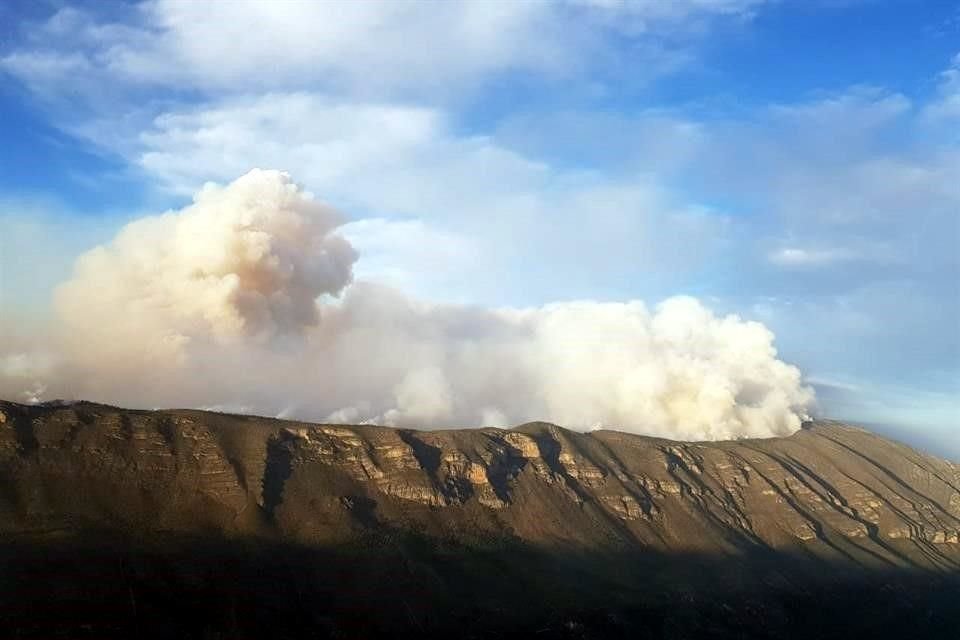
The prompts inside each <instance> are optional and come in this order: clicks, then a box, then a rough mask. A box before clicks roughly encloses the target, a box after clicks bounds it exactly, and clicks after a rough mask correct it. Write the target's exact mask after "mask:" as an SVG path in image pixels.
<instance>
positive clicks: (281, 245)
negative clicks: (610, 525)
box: [0, 170, 813, 439]
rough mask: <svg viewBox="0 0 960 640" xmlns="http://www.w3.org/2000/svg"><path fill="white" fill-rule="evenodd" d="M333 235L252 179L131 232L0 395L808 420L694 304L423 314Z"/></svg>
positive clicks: (794, 394) (700, 426) (408, 415)
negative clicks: (365, 270)
mask: <svg viewBox="0 0 960 640" xmlns="http://www.w3.org/2000/svg"><path fill="white" fill-rule="evenodd" d="M341 222H342V218H341V216H340V215H339V214H338V213H337V212H336V211H334V210H333V209H331V208H330V207H327V206H325V205H323V204H321V203H319V202H318V201H316V200H315V199H314V198H313V197H312V196H311V195H310V194H308V193H305V192H304V191H302V190H301V189H299V188H298V187H297V186H296V185H295V184H294V183H293V182H291V180H290V178H289V176H287V175H286V174H284V173H280V172H276V171H261V170H254V171H251V172H250V173H248V174H247V175H245V176H243V177H241V178H239V179H238V180H236V181H235V182H233V183H231V184H229V185H227V186H225V187H219V186H213V185H209V186H207V187H205V188H204V189H203V190H202V191H201V192H200V193H199V194H198V195H197V196H196V198H195V200H194V202H193V203H192V204H191V205H189V206H187V207H185V208H184V209H182V210H179V211H171V212H168V213H165V214H163V215H160V216H155V217H148V218H144V219H141V220H138V221H135V222H133V223H131V224H128V225H127V226H126V227H124V228H123V229H122V230H121V231H120V232H119V234H118V235H117V236H116V238H114V240H113V241H112V242H111V243H110V244H108V245H106V246H101V247H97V248H95V249H93V250H92V251H90V252H88V253H86V254H85V255H83V256H81V257H80V258H79V259H78V260H77V263H76V266H75V269H74V272H73V274H72V276H71V277H70V279H69V280H68V281H67V282H65V283H64V284H63V285H61V286H60V288H59V289H58V290H57V292H56V300H55V306H56V310H57V315H58V322H57V328H56V331H55V333H56V335H54V336H51V337H49V338H48V340H47V342H46V344H45V345H44V346H43V348H40V347H37V345H33V346H32V347H29V348H28V347H25V346H24V344H23V341H19V342H17V343H16V344H14V345H12V346H11V345H5V346H4V345H0V394H2V395H3V396H4V397H11V398H14V399H16V398H17V397H18V396H19V397H20V398H24V397H26V396H24V395H22V394H23V393H24V392H28V393H30V394H32V396H31V398H36V397H38V396H39V395H43V396H44V397H47V398H53V397H68V398H69V397H75V398H85V399H94V400H98V401H103V402H110V403H115V404H121V405H128V406H129V405H132V406H141V407H170V406H180V407H183V406H189V407H204V408H213V409H220V410H225V411H239V412H254V413H260V414H267V415H279V416H282V417H297V418H303V419H312V420H326V421H331V422H351V423H356V422H373V423H380V424H389V425H399V426H416V427H442V426H481V425H495V426H507V425H510V424H515V423H519V422H524V421H528V420H547V421H551V422H556V423H558V424H561V425H565V426H569V427H573V428H581V429H584V428H593V427H601V426H602V427H609V428H617V429H622V430H628V431H635V432H640V433H647V434H654V435H660V436H666V437H673V438H681V439H724V438H739V437H763V436H773V435H783V434H787V433H791V432H793V431H795V430H796V429H798V428H799V426H800V421H801V418H802V416H803V413H804V411H805V410H806V409H807V408H808V407H809V406H810V404H811V403H812V401H813V397H812V392H811V391H810V389H809V388H807V387H805V386H804V385H803V384H802V381H801V376H800V372H799V371H798V370H797V369H796V368H795V367H793V366H790V365H788V364H785V363H783V362H782V361H780V360H778V359H777V353H776V350H775V349H774V347H773V334H772V333H771V332H770V331H769V330H767V329H766V328H765V327H764V326H763V325H761V324H758V323H756V322H745V321H743V320H741V319H739V318H738V317H736V316H726V317H718V316H716V315H714V314H713V313H711V312H710V311H709V310H708V309H706V308H705V307H704V306H703V305H701V304H700V303H699V302H698V301H696V300H695V299H692V298H687V297H676V298H671V299H668V300H666V301H664V302H662V303H660V304H658V305H656V306H655V307H653V308H648V307H647V306H646V305H644V304H643V303H642V302H638V301H631V302H625V303H599V302H591V301H576V302H562V303H556V304H549V305H546V306H543V307H537V308H529V309H482V308H476V307H469V306H455V305H435V304H429V303H426V302H423V301H420V300H416V299H412V298H410V297H407V296H405V295H403V294H402V293H401V292H398V291H395V290H391V289H388V288H386V287H383V286H379V285H376V284H373V283H367V282H353V281H352V275H351V273H352V266H353V264H354V262H355V261H356V260H357V255H356V253H355V251H354V250H353V248H352V247H351V246H350V244H349V243H348V242H347V241H346V240H345V239H344V238H343V237H342V236H341V235H338V233H337V228H338V226H339V225H340V224H341ZM424 250H425V251H428V250H430V247H424Z"/></svg>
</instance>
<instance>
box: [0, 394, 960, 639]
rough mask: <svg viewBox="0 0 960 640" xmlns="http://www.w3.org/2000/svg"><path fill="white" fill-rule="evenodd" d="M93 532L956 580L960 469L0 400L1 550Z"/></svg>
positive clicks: (752, 444)
mask: <svg viewBox="0 0 960 640" xmlns="http://www.w3.org/2000/svg"><path fill="white" fill-rule="evenodd" d="M103 531H107V532H110V535H120V536H124V538H123V539H124V540H129V539H146V538H149V539H152V540H158V539H164V538H165V537H167V538H170V539H173V538H174V537H182V536H188V537H189V536H194V537H196V536H200V537H202V538H203V539H204V540H221V541H224V543H225V544H226V543H227V542H230V541H234V542H236V541H249V540H257V541H261V542H265V543H270V544H276V543H283V544H286V545H295V546H296V547H297V548H299V549H332V548H340V547H342V546H343V545H351V544H354V543H355V542H356V541H358V540H372V539H376V540H380V541H381V542H382V541H383V540H385V539H386V540H392V541H394V542H395V541H397V540H400V539H407V538H405V536H416V537H417V539H419V540H421V541H427V545H428V546H429V547H430V549H431V553H432V552H433V551H435V550H436V549H441V548H443V546H444V545H450V544H453V545H457V548H458V549H464V548H469V549H491V548H496V549H504V548H507V547H509V546H511V545H513V546H514V547H516V546H517V545H519V546H522V547H523V548H524V549H529V550H536V552H537V553H547V554H554V555H557V554H565V555H566V557H574V556H576V555H577V554H580V555H581V556H582V555H583V554H602V557H603V558H607V559H609V558H616V557H627V556H629V557H631V558H645V557H646V558H653V557H657V558H667V557H670V556H674V557H679V556H680V555H683V556H684V557H697V558H710V559H711V561H713V560H716V559H723V558H734V559H735V558H746V557H759V556H763V557H769V554H771V553H773V554H780V555H781V556H782V557H784V558H787V557H789V558H792V559H816V560H817V561H818V562H828V563H831V564H830V565H829V566H832V567H845V569H844V570H848V569H850V568H863V569H864V570H866V569H869V570H871V571H887V572H890V571H903V570H910V571H921V572H925V573H924V575H926V574H930V575H939V576H952V575H954V574H955V572H956V571H958V570H960V544H958V541H960V465H957V464H954V463H951V462H949V461H946V460H941V459H937V458H934V457H931V456H926V455H922V454H920V453H918V452H916V451H914V450H912V449H910V448H909V447H906V446H904V445H902V444H898V443H896V442H892V441H889V440H886V439H883V438H880V437H878V436H876V435H873V434H872V433H869V432H867V431H864V430H862V429H859V428H856V427H853V426H849V425H845V424H840V423H836V422H828V421H822V422H811V423H807V424H806V425H804V428H803V429H802V430H801V431H799V432H797V433H796V434H794V435H792V436H790V437H788V438H779V439H769V440H741V441H736V442H710V443H681V442H673V441H667V440H661V439H655V438H647V437H641V436H635V435H628V434H624V433H619V432H615V431H594V432H591V433H577V432H572V431H568V430H566V429H563V428H560V427H557V426H555V425H551V424H544V423H531V424H526V425H521V426H519V427H516V428H514V429H509V430H500V429H465V430H449V431H416V430H402V429H390V428H384V427H375V426H343V425H317V424H306V423H298V422H289V421H281V420H273V419H266V418H257V417H247V416H233V415H224V414H217V413H205V412H200V411H183V410H178V411H132V410H123V409H118V408H114V407H108V406H103V405H97V404H91V403H85V402H80V403H72V404H49V405H40V406H24V405H19V404H15V403H9V402H0V538H2V539H3V540H6V541H11V542H16V544H19V545H24V544H27V545H28V546H29V545H34V544H40V545H49V544H51V542H50V541H57V540H63V539H65V538H66V539H71V540H73V539H74V538H75V537H76V536H77V535H79V534H81V533H83V532H103ZM378 536H379V537H378ZM384 536H386V537H384ZM431 541H432V542H431ZM378 544H379V543H378ZM597 557H601V556H600V555H597ZM818 566H825V565H818ZM431 571H434V569H431ZM434 572H435V571H434ZM626 579H627V581H628V582H629V576H626ZM15 587H16V585H13V587H11V588H15ZM131 593H132V592H131ZM411 615H412V614H411ZM21 624H22V620H21Z"/></svg>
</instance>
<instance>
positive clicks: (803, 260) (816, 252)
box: [769, 247, 856, 267]
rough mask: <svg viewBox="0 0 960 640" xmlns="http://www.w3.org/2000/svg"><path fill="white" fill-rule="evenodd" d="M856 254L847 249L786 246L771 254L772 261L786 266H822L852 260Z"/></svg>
mask: <svg viewBox="0 0 960 640" xmlns="http://www.w3.org/2000/svg"><path fill="white" fill-rule="evenodd" d="M855 257H856V255H855V254H854V253H853V252H851V251H849V250H846V249H802V248H799V247H784V248H782V249H777V250H776V251H773V252H772V253H770V254H769V260H770V262H772V263H774V264H777V265H780V266H784V267H822V266H826V265H829V264H834V263H836V262H842V261H845V260H852V259H854V258H855Z"/></svg>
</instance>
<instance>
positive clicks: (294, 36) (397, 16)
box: [2, 0, 761, 96]
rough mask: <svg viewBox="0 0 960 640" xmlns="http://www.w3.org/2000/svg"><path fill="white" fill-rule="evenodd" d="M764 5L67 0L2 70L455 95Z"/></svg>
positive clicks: (661, 39)
mask: <svg viewBox="0 0 960 640" xmlns="http://www.w3.org/2000/svg"><path fill="white" fill-rule="evenodd" d="M760 4H761V2H759V1H757V0H720V1H705V0H674V1H671V2H647V1H624V2H600V3H598V2H568V3H563V2H546V1H541V0H530V1H526V2H481V1H467V2H442V3H420V2H412V1H408V0H370V1H366V2H346V1H342V2H316V3H311V2H262V1H257V0H236V1H234V2H229V3H221V2H213V3H199V2H178V1H176V0H149V1H146V2H142V3H140V4H139V5H137V7H136V9H135V10H132V11H130V10H124V11H123V12H122V13H123V14H126V15H125V16H124V18H125V19H121V20H116V18H114V19H113V20H111V19H109V18H107V17H106V16H103V17H101V16H97V15H95V14H93V13H87V12H84V11H81V10H78V9H73V8H67V9H62V10H60V11H59V12H57V13H56V14H54V15H53V16H52V17H51V18H50V19H49V20H48V21H47V22H46V23H43V24H41V25H39V26H35V27H34V28H33V31H32V33H31V34H30V36H31V37H30V38H29V40H30V41H29V44H28V46H26V47H23V48H21V49H17V50H15V51H13V52H12V53H10V54H8V55H7V56H6V57H4V58H3V60H2V66H3V68H5V69H7V70H8V71H9V72H11V73H13V74H14V75H17V76H18V77H19V78H21V79H22V80H23V81H24V82H26V83H27V84H30V85H32V86H34V87H35V88H37V89H42V90H44V91H45V92H50V91H56V90H57V83H58V82H59V83H62V84H65V85H68V86H70V87H73V88H76V86H77V84H78V83H83V82H86V81H89V80H90V79H91V77H92V78H97V77H99V78H100V79H101V80H102V78H103V77H110V78H112V79H113V80H114V81H117V80H119V81H121V82H124V83H128V84H131V85H140V86H150V85H153V86H175V87H192V88H196V89H199V90H201V91H235V90H237V89H240V90H242V91H243V92H249V91H253V90H260V91H270V90H296V89H306V88H310V89H316V88H317V87H323V88H325V89H326V90H335V91H338V92H347V93H350V94H354V95H358V94H359V95H367V96H369V95H386V94H395V93H397V92H400V93H405V92H409V91H411V90H415V91H429V92H432V93H448V92H450V91H451V90H452V89H454V88H456V89H458V90H460V91H463V90H464V89H469V88H470V86H471V84H472V83H475V82H477V81H482V80H483V79H484V78H486V77H488V76H490V75H491V74H496V73H499V72H504V71H533V72H537V73H539V74H547V75H556V76H566V75H569V74H577V73H579V72H582V71H584V70H586V69H587V68H590V66H591V65H592V60H593V59H607V60H609V59H610V57H611V56H612V55H613V50H612V49H611V48H610V47H609V45H608V44H606V42H605V40H604V37H603V36H604V34H606V33H609V32H610V31H611V30H613V31H617V32H620V33H621V34H622V35H625V36H627V37H629V38H631V39H634V40H639V41H640V43H638V44H637V46H635V47H634V48H633V55H634V56H636V55H638V54H639V53H640V52H641V51H642V49H643V47H641V46H640V44H641V43H645V47H646V50H647V51H648V60H647V61H648V62H652V63H658V62H659V63H665V64H674V63H675V61H676V60H677V59H682V58H683V57H685V54H684V48H685V47H686V46H688V45H689V43H690V42H691V40H695V39H696V37H697V36H698V35H699V34H701V33H702V32H703V31H704V30H705V29H706V28H707V26H708V25H709V24H710V23H711V22H712V21H713V20H716V19H723V18H728V19H729V18H731V17H739V18H748V17H750V16H751V15H752V11H753V9H754V8H755V7H757V6H759V5H760ZM637 61H638V60H637V59H636V57H634V59H633V62H634V63H636V62H637ZM650 72H653V73H655V70H652V69H651V70H650ZM64 89H65V87H64V86H61V87H60V90H61V91H62V90H64Z"/></svg>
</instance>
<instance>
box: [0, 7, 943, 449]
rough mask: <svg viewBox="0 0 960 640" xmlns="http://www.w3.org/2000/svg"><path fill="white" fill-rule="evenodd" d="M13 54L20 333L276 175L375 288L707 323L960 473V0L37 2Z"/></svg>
mask: <svg viewBox="0 0 960 640" xmlns="http://www.w3.org/2000/svg"><path fill="white" fill-rule="evenodd" d="M0 38H2V40H0V74H2V75H3V76H4V80H3V82H2V83H0V123H2V124H0V126H2V130H3V141H4V144H3V145H2V147H0V223H2V224H3V230H4V231H3V233H2V235H0V243H2V244H0V250H2V254H0V267H2V270H0V287H2V288H0V295H2V297H0V302H2V305H3V310H4V314H5V315H7V316H8V317H11V318H16V321H17V322H22V321H23V319H24V318H29V319H30V320H29V321H30V322H37V318H39V319H40V321H43V319H44V318H46V317H47V315H48V314H49V299H50V294H51V291H52V290H53V288H54V286H55V285H56V284H57V283H58V282H61V281H63V280H64V279H65V278H66V277H67V276H68V274H69V270H70V266H71V263H72V261H73V259H74V258H75V257H76V256H77V255H79V254H80V253H82V252H83V251H85V250H87V249H89V248H90V247H91V246H94V245H96V244H97V243H99V242H103V241H105V240H107V239H109V238H110V237H111V236H112V235H113V234H114V233H115V232H116V230H117V229H118V228H119V226H120V225H121V224H122V223H123V222H125V221H127V220H129V219H132V218H135V217H139V216H142V215H144V214H146V213H155V212H159V211H162V210H164V209H167V208H170V207H177V206H181V205H183V204H184V203H186V202H188V201H189V199H190V197H191V194H192V193H194V192H195V191H196V190H197V189H198V188H199V187H200V186H201V185H202V184H203V183H204V182H206V181H211V180H212V181H218V182H225V181H229V180H232V179H233V178H235V177H237V176H239V175H241V174H243V173H245V172H246V171H247V170H248V169H250V168H251V167H255V166H259V167H269V168H278V169H283V170H287V171H289V172H290V173H291V174H292V175H293V177H294V178H295V179H296V180H297V181H298V182H300V183H301V184H303V185H304V186H305V187H306V188H307V189H309V190H311V191H313V192H315V193H316V194H317V195H318V196H319V197H322V198H323V199H325V200H326V201H328V202H330V203H331V204H333V205H335V206H336V207H338V208H339V209H341V210H342V211H343V212H345V213H346V215H348V216H349V217H350V219H351V220H352V222H351V223H350V224H349V225H348V226H347V228H346V232H347V234H348V236H349V237H350V239H351V241H352V242H353V243H354V245H355V246H356V247H357V248H358V250H359V252H360V254H361V256H362V259H361V260H360V261H359V262H358V263H357V272H358V276H359V277H361V278H366V279H372V280H380V281H384V282H387V283H389V284H392V285H395V286H397V287H400V288H402V289H404V290H406V291H409V292H411V293H413V294H416V295H418V296H421V297H424V298H427V299H431V300H438V301H451V302H467V303H475V304H483V305H494V306H497V305H520V306H525V305H535V304H542V303H546V302H551V301H557V300H567V299H578V298H591V299H599V300H623V299H632V298H640V299H645V300H649V301H656V300H659V299H662V298H665V297H667V296H670V295H674V294H690V295H694V296H696V297H698V298H700V299H701V300H703V301H704V302H705V303H706V304H708V305H709V306H710V307H711V308H713V309H715V310H717V311H720V312H732V313H737V314H739V315H741V316H743V317H745V318H750V319H755V320H759V321H762V322H764V323H765V324H766V325H767V326H768V327H770V328H771V329H772V330H773V331H774V333H775V334H776V336H777V343H776V344H777V347H778V349H779V351H780V354H781V357H782V358H783V359H785V360H787V361H788V362H793V363H796V364H797V365H799V366H800V367H801V368H802V370H803V371H804V373H805V375H806V376H807V377H808V379H809V380H810V381H811V382H812V383H813V384H814V385H815V386H816V388H817V392H818V397H819V402H820V406H821V411H822V412H823V413H826V414H829V415H833V416H837V417H841V418H848V419H853V420H860V421H864V422H869V423H872V424H877V425H880V426H881V428H885V429H887V430H889V431H890V432H891V433H895V434H897V435H900V436H901V437H905V438H908V439H910V440H911V441H912V442H915V443H918V444H921V445H923V446H925V447H928V448H932V449H936V450H942V451H943V452H947V453H949V454H950V455H953V456H954V457H958V456H960V444H958V442H960V433H958V429H960V425H958V418H960V290H958V286H960V285H958V282H960V262H958V255H957V254H958V253H960V252H958V250H957V249H958V246H960V133H958V132H960V3H957V2H950V1H947V0H930V1H926V2H924V1H921V0H887V1H879V0H877V1H869V0H821V1H818V0H804V1H799V0H795V1H791V0H781V1H764V0H637V1H636V2H631V1H629V0H627V1H624V2H616V1H613V0H570V1H568V2H562V1H557V2H551V3H540V2H509V3H508V2H486V3H466V4H459V3H427V2H422V3H404V2H385V3H378V2H364V3H352V4H336V3H324V4H320V3H314V4H306V3H305V4H300V5H298V4H293V3H291V4H280V3H270V4H259V5H258V4H256V3H243V2H236V3H227V2H223V3H211V4H202V3H188V2H179V3H177V2H165V1H156V2H144V3H139V4H136V3H111V2H97V3H78V4H75V5H71V4H69V3H60V2H46V3H36V2H13V3H4V4H3V5H2V7H0ZM424 247H430V250H424ZM478 265H483V266H482V268H478ZM0 328H3V326H0ZM6 330H7V331H12V329H10V328H9V326H7V329H6ZM0 346H2V345H0Z"/></svg>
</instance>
